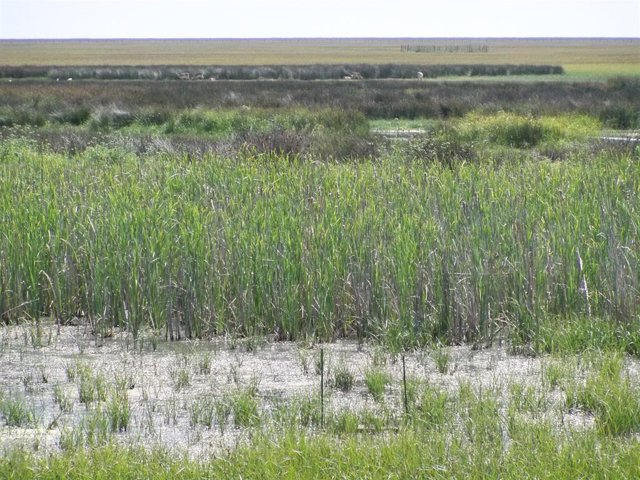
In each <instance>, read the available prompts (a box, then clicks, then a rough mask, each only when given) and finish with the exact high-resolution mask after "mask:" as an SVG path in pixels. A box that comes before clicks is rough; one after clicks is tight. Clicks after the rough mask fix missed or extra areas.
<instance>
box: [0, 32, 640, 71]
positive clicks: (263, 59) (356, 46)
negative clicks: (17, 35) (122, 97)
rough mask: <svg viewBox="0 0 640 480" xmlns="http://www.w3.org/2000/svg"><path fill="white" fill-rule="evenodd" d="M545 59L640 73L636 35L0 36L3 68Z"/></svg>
mask: <svg viewBox="0 0 640 480" xmlns="http://www.w3.org/2000/svg"><path fill="white" fill-rule="evenodd" d="M388 63H393V64H418V65H420V64H421V65H425V66H427V65H434V64H435V65H441V64H471V65H473V64H538V65H540V64H543V65H548V64H551V65H559V66H563V67H564V68H565V70H566V71H567V72H568V73H570V74H572V77H573V76H575V77H580V76H585V75H586V76H594V77H610V76H613V75H632V74H638V73H639V72H640V41H639V40H638V39H471V38H470V39H430V38H407V39H375V38H372V39H289V40H287V39H268V40H109V41H107V40H85V41H82V40H66V41H10V40H6V41H2V42H0V64H2V65H5V66H21V65H31V66H43V65H58V66H82V65H87V66H99V65H123V66H127V65H129V66H130V65H254V66H257V65H267V66H269V65H310V64H388Z"/></svg>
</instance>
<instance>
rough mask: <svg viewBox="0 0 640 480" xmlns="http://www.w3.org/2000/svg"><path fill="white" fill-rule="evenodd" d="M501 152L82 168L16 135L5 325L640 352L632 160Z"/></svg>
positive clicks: (106, 161) (8, 153)
mask: <svg viewBox="0 0 640 480" xmlns="http://www.w3.org/2000/svg"><path fill="white" fill-rule="evenodd" d="M500 152H501V151H500V150H498V151H497V152H493V153H491V157H492V158H482V155H487V156H489V154H488V153H485V154H482V153H481V154H480V158H476V159H474V161H473V162H470V163H466V162H464V161H460V162H459V164H455V165H453V164H450V165H449V166H444V165H443V164H442V163H440V162H437V161H436V162H434V161H433V160H432V159H430V158H420V157H419V156H416V157H415V158H412V157H411V158H410V157H407V156H406V155H393V154H390V155H389V156H383V158H378V159H368V160H367V159H361V160H359V161H352V162H343V163H335V162H312V161H303V160H301V159H300V158H298V157H296V156H287V155H283V154H281V155H276V154H265V153H262V154H256V153H252V152H251V151H245V152H244V153H243V154H241V155H237V156H234V157H233V158H226V157H219V156H213V155H208V156H204V157H203V158H200V159H194V158H193V157H186V156H185V157H176V156H171V155H162V154H157V155H133V154H131V153H130V152H127V151H126V150H123V149H118V148H107V147H104V146H100V145H98V146H95V147H92V148H88V149H87V150H85V151H84V152H83V153H82V154H79V155H75V156H69V155H59V154H54V153H51V152H47V151H42V150H38V149H35V148H33V147H32V146H30V145H29V144H28V143H27V142H24V141H20V140H6V141H4V142H3V143H2V144H1V146H0V204H1V205H2V210H1V211H0V215H1V217H0V219H1V223H2V236H0V285H1V287H2V289H1V292H2V293H1V294H0V313H1V314H2V318H3V319H4V320H5V321H7V322H9V321H14V320H18V319H25V318H26V319H33V320H38V319H40V318H42V317H53V318H56V319H58V320H59V321H67V320H69V319H71V318H73V317H76V316H84V317H86V318H87V319H88V320H89V321H90V323H91V324H92V325H93V327H94V328H95V329H96V331H97V332H102V333H106V332H107V331H109V330H110V329H111V328H112V327H123V328H126V329H127V330H129V331H131V332H132V333H133V334H134V335H135V334H137V333H138V332H139V331H140V330H141V329H142V328H146V327H148V328H153V329H157V330H164V331H165V332H166V335H167V337H169V338H181V337H205V336H208V335H215V334H224V333H230V334H233V335H254V334H273V335H274V336H275V337H276V338H279V339H302V338H317V339H323V340H326V339H332V338H336V337H340V336H358V337H359V338H372V337H373V338H378V339H380V340H384V341H386V342H388V343H389V344H392V345H398V346H401V345H402V346H408V345H412V344H418V343H423V342H430V341H434V340H441V341H445V342H449V343H454V342H460V341H465V340H466V341H487V342H488V341H491V340H492V339H493V338H496V337H499V336H503V335H505V334H509V336H510V337H511V339H512V340H514V341H515V342H516V343H522V342H529V341H534V342H538V341H539V340H540V339H541V338H543V336H542V335H540V334H539V333H540V329H541V328H542V327H548V326H549V325H550V324H554V323H555V324H557V325H558V327H559V326H560V325H562V324H563V322H567V321H570V319H572V318H574V317H579V316H587V315H591V316H593V317H599V318H606V319H609V320H610V322H609V324H611V325H615V332H616V333H614V335H615V336H617V337H620V338H622V339H623V341H625V342H626V345H627V347H628V349H629V350H635V352H636V353H637V350H638V338H637V328H636V326H637V322H638V314H639V311H640V301H639V298H640V296H639V292H638V283H639V280H640V245H639V244H638V238H639V235H638V234H639V232H638V229H639V224H638V218H640V215H639V214H638V212H639V211H640V205H639V202H640V200H639V196H638V192H639V191H640V185H639V181H640V164H639V163H638V161H637V158H634V157H633V156H630V155H614V154H593V155H591V156H589V155H587V156H579V157H577V158H570V159H567V160H565V161H564V162H562V163H553V162H548V161H534V160H526V159H524V157H523V156H522V155H520V156H515V157H514V156H513V155H508V154H506V153H504V152H503V153H502V154H501V153H500ZM585 287H586V288H585ZM550 322H551V323H550ZM633 332H636V333H635V334H634V333H633ZM543 347H544V348H549V349H552V348H553V346H552V345H551V344H547V345H543Z"/></svg>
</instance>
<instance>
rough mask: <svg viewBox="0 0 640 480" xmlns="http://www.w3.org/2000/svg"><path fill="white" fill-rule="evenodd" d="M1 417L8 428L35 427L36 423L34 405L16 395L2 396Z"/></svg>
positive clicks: (0, 404) (0, 402)
mask: <svg viewBox="0 0 640 480" xmlns="http://www.w3.org/2000/svg"><path fill="white" fill-rule="evenodd" d="M0 415H1V416H2V418H3V419H4V421H5V424H6V425H7V427H27V426H33V425H35V422H36V414H35V410H34V407H33V405H30V404H29V402H28V400H27V399H26V398H25V397H23V396H20V395H16V394H2V395H0Z"/></svg>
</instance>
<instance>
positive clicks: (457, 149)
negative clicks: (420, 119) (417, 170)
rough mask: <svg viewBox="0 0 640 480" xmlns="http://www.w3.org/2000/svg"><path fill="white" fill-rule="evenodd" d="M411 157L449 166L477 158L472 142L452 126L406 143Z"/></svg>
mask: <svg viewBox="0 0 640 480" xmlns="http://www.w3.org/2000/svg"><path fill="white" fill-rule="evenodd" d="M408 154H409V156H410V157H411V158H413V159H416V160H420V161H422V162H425V163H429V164H430V163H439V164H441V165H444V166H447V167H449V168H451V167H453V166H455V165H457V164H460V163H463V162H473V161H475V160H476V159H477V149H476V146H475V144H474V143H473V142H471V141H468V140H467V139H465V138H463V137H462V136H461V135H460V134H459V132H458V131H457V130H455V129H453V128H447V129H442V130H440V131H436V132H431V133H428V134H426V135H424V136H422V137H418V138H417V139H415V140H412V141H411V142H409V144H408Z"/></svg>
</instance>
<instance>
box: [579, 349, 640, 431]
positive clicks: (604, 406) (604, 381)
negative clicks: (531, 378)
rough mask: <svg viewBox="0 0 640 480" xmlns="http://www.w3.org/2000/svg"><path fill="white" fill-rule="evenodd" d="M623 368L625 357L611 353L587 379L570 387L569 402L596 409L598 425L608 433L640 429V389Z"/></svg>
mask: <svg viewBox="0 0 640 480" xmlns="http://www.w3.org/2000/svg"><path fill="white" fill-rule="evenodd" d="M622 369H623V357H622V356H621V355H619V354H613V355H609V356H607V357H605V358H604V361H603V362H602V364H601V365H600V366H599V368H598V369H597V371H596V372H594V373H592V374H590V375H589V376H588V377H587V379H586V381H585V382H584V383H582V382H580V381H576V382H574V383H572V384H570V385H569V386H568V387H567V406H569V407H570V408H581V409H584V410H586V411H588V412H591V413H593V414H594V415H595V417H596V425H597V427H598V428H599V429H600V430H602V431H603V432H604V433H606V434H608V435H626V434H629V433H638V432H640V389H639V388H638V387H637V386H634V385H632V384H631V381H630V379H629V378H628V377H627V376H625V374H624V373H623V371H622Z"/></svg>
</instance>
